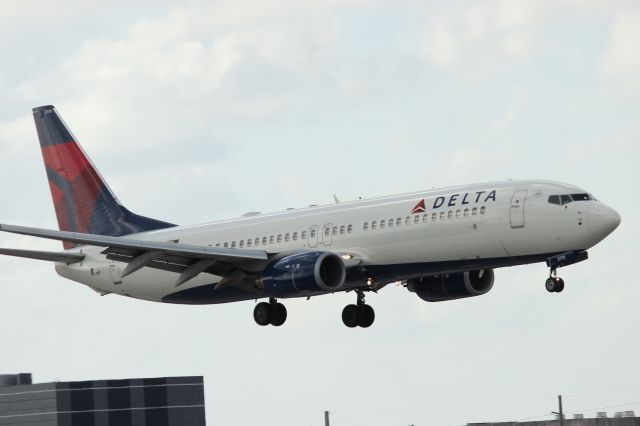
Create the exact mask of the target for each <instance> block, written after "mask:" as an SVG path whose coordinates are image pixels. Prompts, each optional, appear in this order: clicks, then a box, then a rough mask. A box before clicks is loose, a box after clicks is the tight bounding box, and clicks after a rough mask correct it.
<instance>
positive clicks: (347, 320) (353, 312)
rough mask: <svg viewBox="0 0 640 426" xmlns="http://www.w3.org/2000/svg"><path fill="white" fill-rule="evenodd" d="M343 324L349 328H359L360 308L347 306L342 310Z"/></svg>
mask: <svg viewBox="0 0 640 426" xmlns="http://www.w3.org/2000/svg"><path fill="white" fill-rule="evenodd" d="M342 322H343V323H344V325H346V326H347V327H349V328H354V327H357V326H358V306H356V305H347V306H345V307H344V309H343V310H342Z"/></svg>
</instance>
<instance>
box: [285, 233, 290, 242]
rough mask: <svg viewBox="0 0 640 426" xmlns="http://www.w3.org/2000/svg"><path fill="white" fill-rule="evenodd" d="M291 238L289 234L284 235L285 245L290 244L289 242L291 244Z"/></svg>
mask: <svg viewBox="0 0 640 426" xmlns="http://www.w3.org/2000/svg"><path fill="white" fill-rule="evenodd" d="M290 236H291V234H289V233H286V234H284V242H285V243H288V242H289V237H290Z"/></svg>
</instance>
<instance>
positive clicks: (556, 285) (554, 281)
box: [544, 268, 564, 293]
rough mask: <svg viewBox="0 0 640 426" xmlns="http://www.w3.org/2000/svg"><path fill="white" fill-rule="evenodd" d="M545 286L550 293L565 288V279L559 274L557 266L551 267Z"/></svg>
mask: <svg viewBox="0 0 640 426" xmlns="http://www.w3.org/2000/svg"><path fill="white" fill-rule="evenodd" d="M544 286H545V288H546V289H547V291H548V292H549V293H560V292H561V291H562V290H564V280H563V279H562V278H560V277H558V276H557V270H556V268H551V271H550V272H549V278H547V281H545V283H544Z"/></svg>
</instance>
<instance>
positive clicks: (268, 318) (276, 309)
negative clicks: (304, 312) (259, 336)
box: [253, 297, 287, 327]
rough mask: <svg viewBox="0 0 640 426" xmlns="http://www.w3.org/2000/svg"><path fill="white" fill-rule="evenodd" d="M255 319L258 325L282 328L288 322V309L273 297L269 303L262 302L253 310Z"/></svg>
mask: <svg viewBox="0 0 640 426" xmlns="http://www.w3.org/2000/svg"><path fill="white" fill-rule="evenodd" d="M253 319H254V320H255V321H256V323H257V324H258V325H261V326H265V325H269V324H271V325H273V326H276V327H280V326H281V325H282V324H284V322H285V321H286V320H287V308H285V307H284V305H283V304H282V303H278V302H277V300H276V299H275V298H274V297H272V298H270V299H269V303H267V302H260V303H258V304H257V305H256V307H255V308H254V309H253Z"/></svg>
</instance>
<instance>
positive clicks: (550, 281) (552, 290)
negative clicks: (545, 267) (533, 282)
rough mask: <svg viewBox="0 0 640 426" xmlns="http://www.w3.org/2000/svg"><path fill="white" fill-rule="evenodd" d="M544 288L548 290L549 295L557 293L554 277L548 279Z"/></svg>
mask: <svg viewBox="0 0 640 426" xmlns="http://www.w3.org/2000/svg"><path fill="white" fill-rule="evenodd" d="M544 287H545V288H546V289H547V291H548V292H549V293H555V291H556V280H555V279H554V278H552V277H549V278H547V281H545V283H544Z"/></svg>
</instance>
